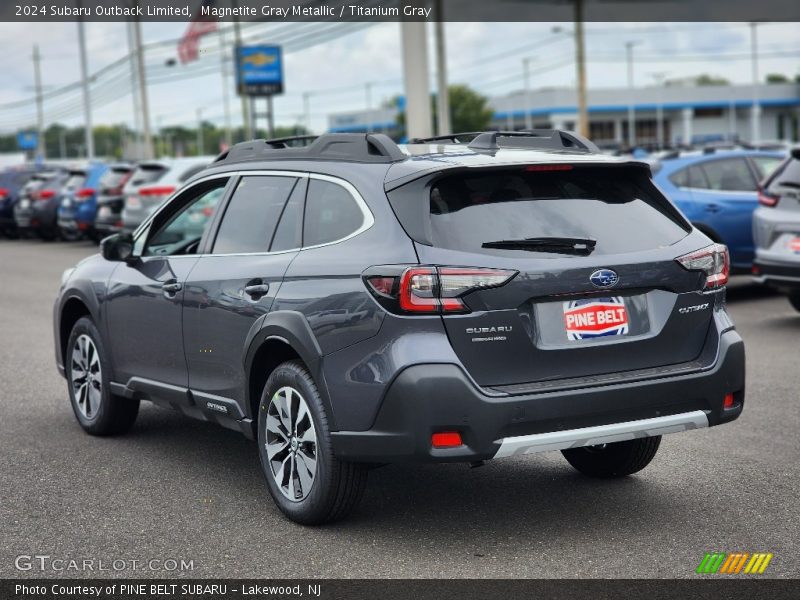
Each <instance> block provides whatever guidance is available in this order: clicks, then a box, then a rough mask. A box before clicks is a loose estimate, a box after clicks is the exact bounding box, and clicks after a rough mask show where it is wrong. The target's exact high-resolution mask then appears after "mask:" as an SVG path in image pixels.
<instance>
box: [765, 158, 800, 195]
mask: <svg viewBox="0 0 800 600" xmlns="http://www.w3.org/2000/svg"><path fill="white" fill-rule="evenodd" d="M773 185H778V186H783V187H791V188H798V187H800V160H797V159H794V158H793V159H791V160H789V161H788V162H787V163H786V165H784V167H783V168H782V169H781V170H780V171H779V172H778V174H777V175H776V177H775V179H773V180H772V182H771V184H770V187H772V186H773Z"/></svg>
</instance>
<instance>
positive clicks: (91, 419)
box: [64, 317, 139, 436]
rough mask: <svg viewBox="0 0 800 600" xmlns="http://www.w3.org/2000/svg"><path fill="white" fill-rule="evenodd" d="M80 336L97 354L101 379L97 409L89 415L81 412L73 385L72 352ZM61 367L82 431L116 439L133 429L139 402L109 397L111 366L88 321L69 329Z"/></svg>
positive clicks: (98, 338)
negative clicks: (111, 436)
mask: <svg viewBox="0 0 800 600" xmlns="http://www.w3.org/2000/svg"><path fill="white" fill-rule="evenodd" d="M81 336H88V337H89V339H91V342H92V343H93V344H94V347H95V349H96V351H97V354H98V358H99V363H100V376H99V378H98V379H99V392H100V402H99V406H98V407H97V409H96V410H95V411H92V412H91V413H89V414H88V415H86V414H84V413H83V412H82V410H81V408H80V406H79V402H78V399H77V397H76V393H75V389H74V386H73V383H72V382H73V369H74V367H75V363H74V361H73V352H74V350H75V348H76V344H77V342H78V338H80V337H81ZM64 365H65V367H66V375H67V388H68V390H69V399H70V403H71V404H72V410H73V412H74V413H75V418H76V419H77V420H78V423H79V424H80V426H81V427H83V429H84V431H86V432H87V433H90V434H92V435H102V436H105V435H117V434H120V433H125V432H126V431H128V430H129V429H130V428H131V427H132V426H133V423H134V422H135V421H136V416H137V415H138V414H139V401H138V400H130V399H128V398H122V397H120V396H115V395H114V394H112V393H111V388H110V386H109V374H110V373H111V364H110V363H109V360H108V355H107V354H106V352H105V346H104V345H103V340H102V338H101V337H100V332H99V331H97V327H95V325H94V323H93V322H92V320H91V319H90V318H89V317H82V318H80V319H78V321H77V322H76V323H75V326H74V327H73V328H72V332H71V333H70V336H69V341H68V342H67V352H66V355H65V356H64Z"/></svg>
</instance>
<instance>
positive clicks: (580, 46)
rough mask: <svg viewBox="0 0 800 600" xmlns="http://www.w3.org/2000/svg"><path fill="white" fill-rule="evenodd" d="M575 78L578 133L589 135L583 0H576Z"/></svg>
mask: <svg viewBox="0 0 800 600" xmlns="http://www.w3.org/2000/svg"><path fill="white" fill-rule="evenodd" d="M575 76H576V77H575V78H576V79H577V84H578V133H579V134H580V135H582V136H584V137H587V138H588V137H589V111H588V108H587V106H586V48H585V46H584V37H583V0H575Z"/></svg>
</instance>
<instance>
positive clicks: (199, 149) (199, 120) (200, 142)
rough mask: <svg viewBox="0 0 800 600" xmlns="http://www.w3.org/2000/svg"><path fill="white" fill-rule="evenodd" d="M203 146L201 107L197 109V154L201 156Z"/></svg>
mask: <svg viewBox="0 0 800 600" xmlns="http://www.w3.org/2000/svg"><path fill="white" fill-rule="evenodd" d="M204 150H205V148H203V109H202V108H198V109H197V156H202V155H203V152H204Z"/></svg>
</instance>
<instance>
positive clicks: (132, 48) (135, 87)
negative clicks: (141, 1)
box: [122, 22, 142, 153]
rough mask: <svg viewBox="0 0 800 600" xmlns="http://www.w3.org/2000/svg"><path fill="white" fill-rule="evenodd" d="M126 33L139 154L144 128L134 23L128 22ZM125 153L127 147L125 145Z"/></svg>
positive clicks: (134, 132)
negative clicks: (140, 137) (141, 134)
mask: <svg viewBox="0 0 800 600" xmlns="http://www.w3.org/2000/svg"><path fill="white" fill-rule="evenodd" d="M125 25H126V31H127V34H128V56H129V57H130V70H131V101H132V102H133V132H132V133H133V136H132V138H133V146H134V148H136V150H135V152H136V153H138V146H139V134H140V132H141V128H142V111H141V104H140V103H139V84H138V79H137V78H136V40H135V39H134V34H133V22H128V23H126V24H125ZM122 150H123V152H124V151H125V147H124V145H123V148H122Z"/></svg>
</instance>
